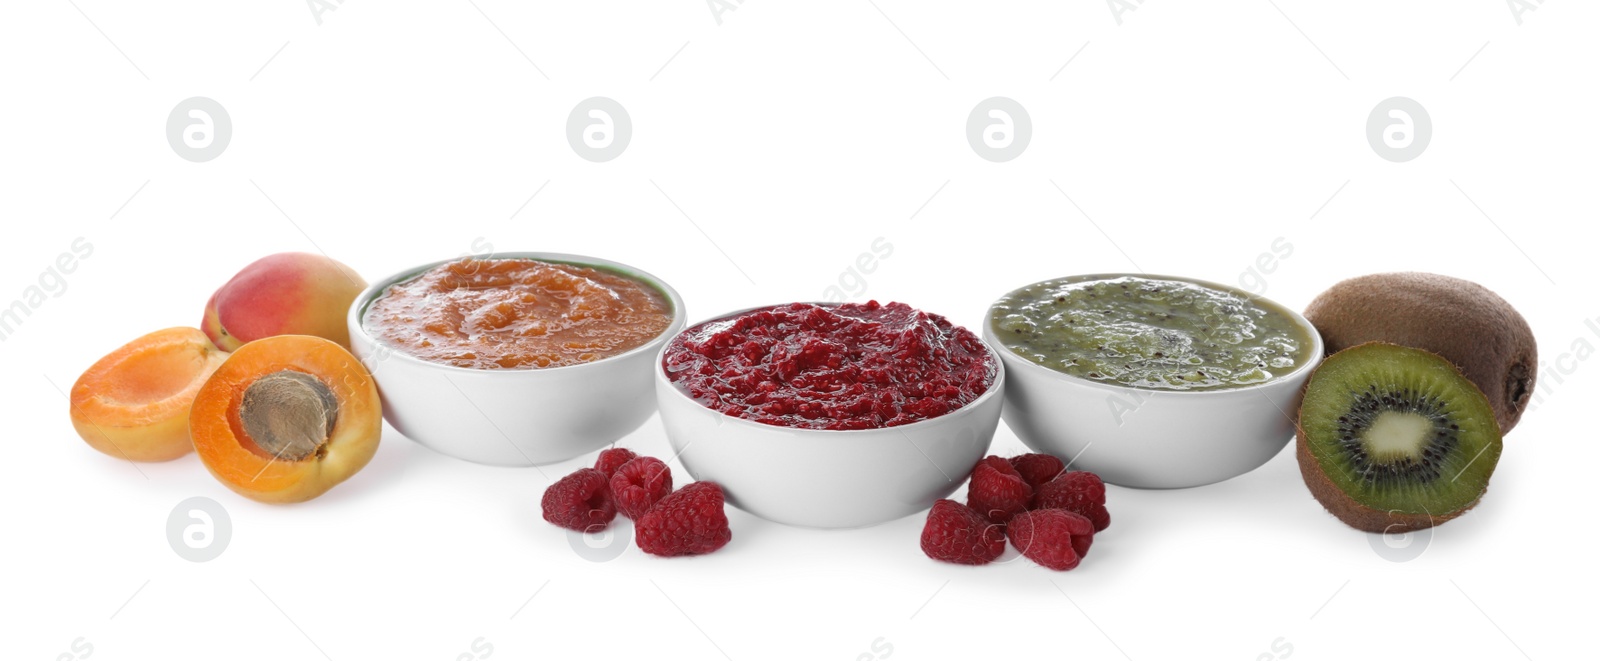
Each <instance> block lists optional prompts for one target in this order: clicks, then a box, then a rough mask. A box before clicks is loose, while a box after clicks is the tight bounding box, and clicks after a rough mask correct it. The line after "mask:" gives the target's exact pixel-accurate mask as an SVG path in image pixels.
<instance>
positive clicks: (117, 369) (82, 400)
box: [69, 328, 228, 461]
mask: <svg viewBox="0 0 1600 661" xmlns="http://www.w3.org/2000/svg"><path fill="white" fill-rule="evenodd" d="M227 357H228V354H226V353H223V352H221V351H218V350H217V348H216V347H214V346H212V345H211V340H210V339H209V338H207V337H206V334H205V333H202V332H200V329H198V328H168V329H166V330H159V331H156V332H154V333H150V334H149V335H145V336H144V337H141V338H139V339H137V340H134V341H132V342H129V343H127V344H125V345H123V346H122V347H121V348H119V349H117V350H116V351H113V352H111V353H110V354H108V355H106V357H104V358H101V359H100V360H99V361H98V362H96V363H95V364H94V365H93V366H91V367H90V368H89V369H88V370H86V371H84V373H83V376H80V377H78V381H77V382H76V383H73V384H72V394H71V395H70V397H69V399H70V400H71V403H72V427H73V428H74V429H76V430H78V435H79V436H82V437H83V440H85V441H87V442H88V443H89V446H90V447H93V448H94V449H96V450H99V451H101V452H104V453H106V454H108V455H111V456H113V457H118V458H122V459H128V460H131V461H170V460H173V459H177V458H178V457H181V456H183V455H186V454H188V453H189V451H190V450H192V449H194V445H193V444H192V443H190V442H189V406H190V404H192V403H193V402H194V398H195V394H196V393H198V392H199V391H200V387H201V386H202V385H203V384H205V382H206V378H207V377H209V376H211V373H212V372H214V371H216V369H217V366H219V365H221V364H222V362H223V360H224V359H226V358H227Z"/></svg>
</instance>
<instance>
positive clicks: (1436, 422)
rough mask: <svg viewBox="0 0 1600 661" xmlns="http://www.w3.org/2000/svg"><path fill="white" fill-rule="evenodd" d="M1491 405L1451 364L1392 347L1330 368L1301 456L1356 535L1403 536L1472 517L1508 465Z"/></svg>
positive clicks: (1307, 405) (1311, 478)
mask: <svg viewBox="0 0 1600 661" xmlns="http://www.w3.org/2000/svg"><path fill="white" fill-rule="evenodd" d="M1500 450H1501V441H1500V426H1499V424H1498V423H1497V422H1496V421H1495V417H1494V411H1493V409H1492V408H1490V406H1489V400H1488V399H1487V398H1486V397H1484V395H1483V392H1482V391H1481V390H1479V389H1478V387H1477V386H1476V385H1474V384H1473V382H1472V381H1471V380H1470V379H1468V378H1466V377H1465V376H1464V375H1462V373H1461V372H1460V370H1458V369H1456V367H1455V366H1454V365H1452V364H1451V363H1450V361H1447V360H1445V359H1444V358H1441V357H1440V356H1438V355H1435V354H1433V353H1430V352H1427V351H1423V350H1421V349H1415V348H1411V347H1402V346H1399V345H1394V344H1387V343H1383V342H1371V343H1367V344H1363V345H1360V346H1356V347H1352V348H1349V349H1345V350H1343V351H1340V352H1339V353H1336V354H1334V355H1332V356H1330V357H1328V359H1327V360H1324V361H1323V362H1322V364H1321V365H1319V366H1318V367H1317V369H1316V371H1315V372H1314V373H1312V375H1311V379H1310V381H1308V382H1307V384H1306V391H1305V397H1304V398H1303V399H1302V400H1301V403H1300V420H1299V425H1298V433H1297V436H1296V441H1295V456H1296V458H1297V459H1298V460H1299V463H1300V474H1301V476H1302V477H1304V478H1305V481H1306V486H1307V487H1309V488H1310V489H1311V494H1312V495H1313V496H1315V497H1316V499H1317V501H1318V502H1321V503H1322V506H1323V507H1326V508H1327V509H1328V511H1329V512H1331V513H1332V514H1333V515H1334V516H1336V517H1338V518H1339V519H1340V520H1341V521H1344V522H1345V523H1347V524H1350V526H1351V527H1354V528H1357V529H1360V530H1365V531H1368V532H1389V533H1399V532H1405V531H1410V530H1420V529H1423V528H1428V527H1432V526H1436V525H1439V524H1441V523H1444V522H1445V521H1449V520H1451V519H1453V518H1455V517H1457V516H1460V515H1461V514H1462V513H1463V512H1466V511H1467V510H1469V509H1471V508H1472V506H1474V505H1476V504H1477V503H1478V500H1479V499H1480V498H1482V497H1483V493H1484V491H1485V490H1487V489H1488V487H1489V477H1490V476H1491V475H1493V474H1494V469H1495V465H1496V464H1497V463H1499V461H1500Z"/></svg>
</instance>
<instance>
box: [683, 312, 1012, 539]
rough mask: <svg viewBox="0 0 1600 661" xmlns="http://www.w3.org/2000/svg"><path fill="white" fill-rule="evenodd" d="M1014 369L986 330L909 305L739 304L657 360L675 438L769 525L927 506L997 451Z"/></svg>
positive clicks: (696, 464)
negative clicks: (1008, 375) (985, 336)
mask: <svg viewBox="0 0 1600 661" xmlns="http://www.w3.org/2000/svg"><path fill="white" fill-rule="evenodd" d="M1004 381H1005V374H1004V371H1003V369H1002V367H1001V363H1000V358H999V356H998V355H997V354H996V353H995V352H994V351H993V350H992V349H990V348H989V346H988V345H987V344H985V343H984V341H983V340H982V339H981V338H979V337H978V336H977V335H976V334H975V333H973V332H972V331H969V330H967V329H965V328H962V327H960V326H956V325H955V324H952V323H951V322H950V321H949V320H947V319H945V318H944V317H942V316H940V315H937V314H931V313H928V312H924V311H922V310H918V309H916V308H913V307H911V306H909V305H906V304H903V303H887V304H879V303H877V302H876V301H869V302H866V303H843V304H832V303H821V304H816V303H790V304H784V305H771V306H764V307H758V308H751V309H748V310H741V311H738V312H734V313H731V314H727V315H723V316H720V317H717V318H714V319H711V320H708V321H704V322H701V323H699V324H695V325H693V326H691V327H689V328H688V329H686V330H684V331H683V332H681V333H678V334H677V335H676V336H674V337H673V338H672V339H671V340H670V341H668V342H667V344H666V345H665V346H664V347H663V348H662V351H661V355H660V358H659V359H658V360H657V361H656V399H657V403H658V406H659V408H660V411H661V420H662V423H663V424H664V426H665V427H666V432H667V440H668V441H669V442H670V443H671V444H672V447H673V451H674V452H675V453H676V454H677V455H678V456H679V458H680V459H681V460H682V462H683V465H684V468H685V469H687V470H688V471H689V473H690V474H691V475H693V476H694V478H695V479H696V480H711V481H715V482H718V483H720V484H721V485H722V486H723V489H724V490H725V492H726V493H727V497H728V500H729V502H731V503H733V504H734V505H735V506H737V507H739V508H740V509H743V510H745V511H748V512H750V513H752V514H755V515H757V516H760V517H762V518H765V519H768V520H771V521H776V522H779V523H785V524H790V525H797V526H804V527H811V528H856V527H862V526H870V525H875V524H878V523H883V522H885V521H891V520H894V519H898V518H900V517H903V516H907V515H910V514H914V513H916V512H920V511H923V510H926V509H927V508H928V507H930V506H932V505H933V502H934V501H936V500H938V499H939V498H943V497H945V496H948V495H949V494H950V493H951V492H952V491H954V490H955V489H956V488H957V487H959V486H960V484H961V482H962V480H963V479H964V478H965V477H966V475H967V472H968V471H970V470H971V468H972V466H973V465H974V464H976V463H977V461H978V460H979V459H981V458H982V457H983V456H984V454H985V453H986V452H987V451H988V448H989V443H990V441H991V440H992V439H993V438H994V432H995V428H996V426H997V425H998V423H999V420H1000V409H1001V405H1002V402H1003V397H1002V395H1001V392H1002V389H1003V386H1004Z"/></svg>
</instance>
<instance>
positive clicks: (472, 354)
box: [362, 257, 673, 369]
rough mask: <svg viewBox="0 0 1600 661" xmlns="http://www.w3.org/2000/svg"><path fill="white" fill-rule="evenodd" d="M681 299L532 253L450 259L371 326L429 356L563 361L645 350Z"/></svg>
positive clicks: (451, 361)
mask: <svg viewBox="0 0 1600 661" xmlns="http://www.w3.org/2000/svg"><path fill="white" fill-rule="evenodd" d="M672 316H673V312H672V305H671V303H669V302H668V301H667V298H666V296H664V295H663V294H662V293H661V292H660V291H658V290H656V288H654V287H652V286H650V285H648V284H646V283H644V282H641V281H639V280H637V279H634V278H631V277H628V276H625V275H621V274H618V273H613V272H610V271H604V270H600V269H596V268H592V267H588V266H577V265H573V264H559V263H553V262H542V261H538V260H532V259H474V258H470V257H469V258H466V259H462V260H460V261H456V262H450V263H448V264H444V265H441V266H437V267H434V268H433V269H430V270H428V271H427V272H424V273H423V274H421V275H419V276H417V277H415V278H413V279H411V280H408V281H405V282H402V283H400V284H397V285H394V286H392V287H390V288H389V290H388V291H387V292H385V293H384V294H383V296H382V297H380V298H378V299H377V300H376V301H373V303H372V305H371V307H370V308H368V310H367V313H366V317H365V318H364V319H363V322H362V326H363V327H364V328H366V330H367V332H368V333H371V334H372V335H373V336H374V337H376V338H377V339H378V340H379V341H380V342H382V343H384V344H387V345H389V346H390V347H393V348H394V349H396V350H399V351H401V352H404V353H407V354H410V355H412V356H416V357H417V358H421V359H423V360H427V361H431V362H436V363H445V364H448V365H455V366H457V367H467V368H474V369H538V368H545V367H563V366H567V365H578V364H581V363H587V362H592V361H596V360H600V359H603V358H609V357H611V356H615V355H617V354H620V353H624V352H626V351H629V350H631V349H635V348H638V347H640V346H642V345H644V344H646V343H648V342H649V341H650V340H652V339H654V338H655V337H656V336H658V335H660V334H661V333H662V331H665V330H666V329H667V327H668V326H670V325H671V324H672Z"/></svg>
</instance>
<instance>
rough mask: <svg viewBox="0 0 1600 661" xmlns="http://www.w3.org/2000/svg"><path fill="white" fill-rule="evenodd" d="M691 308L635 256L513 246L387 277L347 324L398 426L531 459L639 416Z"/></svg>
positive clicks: (449, 443)
mask: <svg viewBox="0 0 1600 661" xmlns="http://www.w3.org/2000/svg"><path fill="white" fill-rule="evenodd" d="M685 319H686V317H685V316H684V310H683V299H682V298H680V297H679V296H678V293H677V292H676V291H674V290H673V289H672V287H670V286H668V285H667V284H666V283H665V282H662V281H661V280H660V279H659V278H657V277H655V276H653V275H650V274H649V273H645V272H644V271H641V270H639V269H636V268H634V267H631V266H627V265H625V264H619V263H616V262H611V261H607V260H604V259H598V258H595V257H585V256H581V255H566V254H559V253H543V252H516V253H501V254H496V255H494V256H492V257H465V258H460V259H453V260H446V261H441V262H435V263H432V264H426V265H423V266H418V267H415V268H410V269H406V270H404V271H401V272H400V273H396V274H394V275H392V276H390V277H388V278H384V279H382V280H379V281H377V282H375V283H374V284H373V285H372V286H370V287H368V288H367V290H366V291H364V292H362V293H361V295H360V296H359V297H357V298H356V300H355V303H353V304H352V305H351V306H350V315H349V318H348V323H349V326H350V344H351V348H352V349H354V353H355V355H356V357H357V358H359V359H360V360H361V362H362V363H363V364H365V365H366V366H367V369H368V370H369V371H371V372H372V376H373V378H374V379H376V380H377V382H378V394H379V395H380V396H381V397H382V399H383V411H384V419H386V420H388V421H389V424H390V425H391V426H393V427H394V428H395V431H398V432H400V433H401V434H403V435H405V436H406V437H407V438H410V439H411V440H413V441H416V442H418V443H421V444H423V445H425V446H427V447H429V448H432V449H434V450H437V451H439V452H442V453H444V454H448V455H451V456H454V457H458V458H461V459H466V460H467V461H472V462H477V463H481V464H492V465H499V466H532V465H539V464H548V463H553V462H557V461H563V460H566V459H571V458H573V457H576V456H578V455H581V454H584V453H586V452H590V451H592V450H595V449H597V448H600V447H602V446H605V445H607V444H610V443H613V442H615V441H616V440H617V439H619V438H622V437H623V436H626V435H627V434H628V433H629V432H632V431H633V430H634V429H637V428H638V427H639V425H641V424H643V423H644V421H645V420H646V419H648V418H649V417H650V415H651V414H652V413H654V412H655V397H654V390H653V389H654V384H653V381H652V380H653V378H654V376H653V372H654V359H655V356H656V355H657V354H658V353H659V352H660V350H661V347H662V345H663V344H665V343H666V341H667V340H668V339H669V338H671V337H672V336H673V335H676V334H677V333H678V331H680V330H682V329H683V326H684V320H685Z"/></svg>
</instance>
